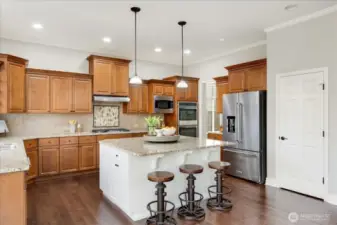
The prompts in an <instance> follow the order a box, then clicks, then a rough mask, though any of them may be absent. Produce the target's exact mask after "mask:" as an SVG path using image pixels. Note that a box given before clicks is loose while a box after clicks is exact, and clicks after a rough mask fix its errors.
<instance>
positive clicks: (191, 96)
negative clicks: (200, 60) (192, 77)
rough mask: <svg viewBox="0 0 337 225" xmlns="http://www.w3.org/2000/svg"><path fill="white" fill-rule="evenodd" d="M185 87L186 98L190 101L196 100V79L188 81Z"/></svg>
mask: <svg viewBox="0 0 337 225" xmlns="http://www.w3.org/2000/svg"><path fill="white" fill-rule="evenodd" d="M187 84H188V87H187V89H186V100H187V101H190V102H197V101H198V81H188V83H187Z"/></svg>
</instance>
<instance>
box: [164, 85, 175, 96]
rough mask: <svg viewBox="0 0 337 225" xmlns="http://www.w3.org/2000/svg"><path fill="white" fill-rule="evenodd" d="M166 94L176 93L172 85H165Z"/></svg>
mask: <svg viewBox="0 0 337 225" xmlns="http://www.w3.org/2000/svg"><path fill="white" fill-rule="evenodd" d="M164 95H169V96H173V95H174V87H173V86H172V85H165V86H164Z"/></svg>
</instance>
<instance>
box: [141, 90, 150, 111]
mask: <svg viewBox="0 0 337 225" xmlns="http://www.w3.org/2000/svg"><path fill="white" fill-rule="evenodd" d="M139 96H140V101H139V102H138V104H139V105H138V112H140V113H148V112H149V107H148V103H149V91H148V86H147V85H142V86H141V87H140V88H139Z"/></svg>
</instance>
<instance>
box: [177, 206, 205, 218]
mask: <svg viewBox="0 0 337 225" xmlns="http://www.w3.org/2000/svg"><path fill="white" fill-rule="evenodd" d="M177 215H178V217H179V218H180V219H183V220H193V221H201V220H203V219H205V215H206V214H205V210H204V209H203V208H201V207H200V206H195V207H194V210H193V211H190V210H189V208H188V206H187V205H184V206H181V207H180V208H178V211H177Z"/></svg>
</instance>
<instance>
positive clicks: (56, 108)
mask: <svg viewBox="0 0 337 225" xmlns="http://www.w3.org/2000/svg"><path fill="white" fill-rule="evenodd" d="M50 92H51V99H50V103H51V107H50V108H51V110H50V111H51V112H58V113H67V112H71V111H72V102H73V100H72V97H73V95H72V78H71V77H51V78H50Z"/></svg>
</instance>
